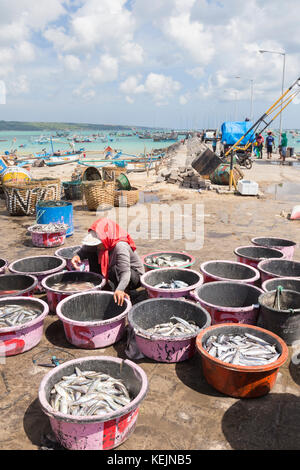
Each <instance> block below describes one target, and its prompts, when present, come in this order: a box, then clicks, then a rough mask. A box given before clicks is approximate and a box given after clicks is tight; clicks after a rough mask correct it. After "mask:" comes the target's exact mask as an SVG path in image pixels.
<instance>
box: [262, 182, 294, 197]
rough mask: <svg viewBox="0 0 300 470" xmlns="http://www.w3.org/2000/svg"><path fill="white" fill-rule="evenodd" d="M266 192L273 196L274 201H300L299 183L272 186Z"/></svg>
mask: <svg viewBox="0 0 300 470" xmlns="http://www.w3.org/2000/svg"><path fill="white" fill-rule="evenodd" d="M266 192H267V193H269V194H272V195H274V197H275V200H276V201H293V202H299V201H300V183H290V182H286V183H279V184H272V185H271V186H269V187H268V189H267V191H266Z"/></svg>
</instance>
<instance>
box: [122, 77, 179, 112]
mask: <svg viewBox="0 0 300 470" xmlns="http://www.w3.org/2000/svg"><path fill="white" fill-rule="evenodd" d="M140 80H141V75H138V76H130V77H128V78H127V79H126V80H125V81H124V82H122V83H121V84H120V91H122V92H123V93H124V94H126V95H127V96H128V95H130V94H134V95H137V94H141V93H144V94H148V95H150V96H151V97H152V99H153V100H154V102H155V104H156V105H157V106H162V105H165V104H167V103H168V100H169V98H172V97H173V95H174V94H176V92H177V91H178V90H180V88H181V84H180V83H179V82H177V81H176V80H173V78H172V77H169V76H166V75H163V74H158V73H153V72H152V73H149V74H148V75H147V77H146V80H145V83H140ZM127 101H128V100H127Z"/></svg>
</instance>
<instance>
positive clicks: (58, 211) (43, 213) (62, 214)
mask: <svg viewBox="0 0 300 470" xmlns="http://www.w3.org/2000/svg"><path fill="white" fill-rule="evenodd" d="M51 222H52V223H54V224H67V225H68V226H69V227H68V230H67V235H66V236H67V237H70V236H71V235H73V233H74V225H73V205H72V203H71V202H66V201H40V202H39V203H38V204H37V205H36V223H37V224H50V223H51Z"/></svg>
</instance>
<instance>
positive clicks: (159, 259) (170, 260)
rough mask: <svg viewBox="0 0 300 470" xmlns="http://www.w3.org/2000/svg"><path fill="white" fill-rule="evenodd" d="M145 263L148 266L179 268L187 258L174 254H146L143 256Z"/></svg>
mask: <svg viewBox="0 0 300 470" xmlns="http://www.w3.org/2000/svg"><path fill="white" fill-rule="evenodd" d="M145 263H146V264H149V265H150V266H155V265H156V266H159V267H161V268H163V267H165V268H180V266H183V265H184V264H186V263H187V260H183V259H182V258H178V257H176V256H174V255H158V256H148V258H145Z"/></svg>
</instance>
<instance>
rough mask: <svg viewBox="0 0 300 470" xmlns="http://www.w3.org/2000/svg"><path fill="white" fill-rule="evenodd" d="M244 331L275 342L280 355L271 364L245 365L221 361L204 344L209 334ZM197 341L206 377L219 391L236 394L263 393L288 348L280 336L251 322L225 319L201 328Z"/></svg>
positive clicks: (272, 383)
mask: <svg viewBox="0 0 300 470" xmlns="http://www.w3.org/2000/svg"><path fill="white" fill-rule="evenodd" d="M243 333H250V334H252V335H253V336H257V337H258V338H262V339H264V340H265V341H268V342H270V343H271V344H276V347H277V349H278V351H279V352H280V353H281V355H280V357H279V358H278V359H277V361H274V362H273V363H271V364H266V365H263V366H251V367H247V366H240V365H234V364H227V363H225V362H223V361H220V360H219V359H216V358H215V357H213V356H211V355H210V354H209V353H208V352H207V351H206V350H205V349H204V347H203V344H205V342H206V341H207V339H208V338H209V337H210V336H211V335H219V334H237V335H239V334H243ZM196 345H197V349H198V351H199V353H200V355H201V361H202V369H203V374H204V377H205V379H206V381H207V382H208V383H209V384H210V385H211V386H212V387H214V388H215V389H216V390H218V391H219V392H221V393H224V394H225V395H229V396H231V397H236V398H255V397H260V396H263V395H266V394H267V393H268V392H269V391H270V390H271V389H272V387H273V386H274V384H275V382H276V377H277V373H278V370H279V367H281V366H282V365H283V364H284V363H285V362H286V360H287V358H288V348H287V346H286V344H285V343H284V341H282V339H281V338H279V337H278V336H277V335H275V334H274V333H272V332H271V331H267V330H264V329H263V328H259V327H257V326H251V325H247V326H246V325H237V324H236V323H227V324H226V325H225V324H224V325H215V326H211V327H209V328H207V329H206V330H203V331H201V332H200V334H199V335H198V336H197V340H196Z"/></svg>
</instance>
